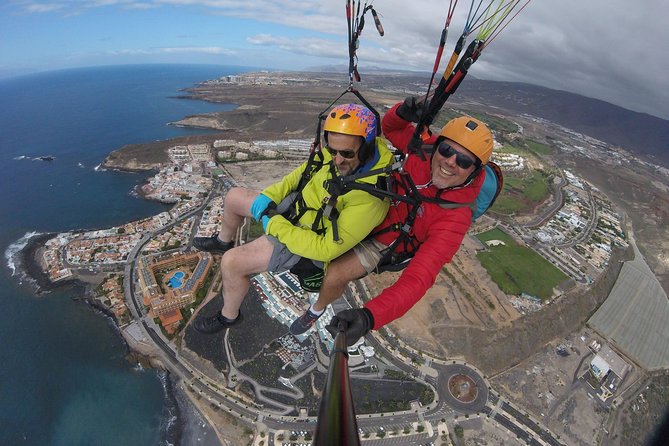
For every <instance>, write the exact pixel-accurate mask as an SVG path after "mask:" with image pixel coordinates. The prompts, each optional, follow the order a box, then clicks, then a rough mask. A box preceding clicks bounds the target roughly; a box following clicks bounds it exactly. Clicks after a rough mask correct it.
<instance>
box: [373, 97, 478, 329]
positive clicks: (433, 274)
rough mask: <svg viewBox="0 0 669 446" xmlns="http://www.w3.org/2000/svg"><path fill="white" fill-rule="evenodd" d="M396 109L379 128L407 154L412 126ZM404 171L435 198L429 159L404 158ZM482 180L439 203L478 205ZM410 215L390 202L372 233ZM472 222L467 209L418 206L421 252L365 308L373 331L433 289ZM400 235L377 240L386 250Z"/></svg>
mask: <svg viewBox="0 0 669 446" xmlns="http://www.w3.org/2000/svg"><path fill="white" fill-rule="evenodd" d="M399 105H400V104H397V105H395V106H394V107H393V108H392V109H390V110H389V111H388V112H387V113H386V114H385V116H384V117H383V120H382V122H381V125H382V129H383V134H384V135H385V137H386V138H388V140H389V141H390V142H391V143H392V144H393V146H395V147H396V148H397V149H399V150H402V151H403V152H406V150H407V145H408V143H409V140H410V139H411V136H412V135H413V132H414V126H413V124H411V123H410V122H408V121H405V120H404V119H402V118H400V117H399V116H397V113H396V109H397V107H398V106H399ZM435 140H436V136H432V137H431V139H430V140H428V141H426V143H434V141H435ZM404 170H405V171H407V172H408V173H409V174H410V175H411V178H412V179H413V181H414V183H415V184H416V187H417V188H418V189H419V192H420V193H421V195H423V196H426V197H435V196H436V195H437V193H438V191H439V189H437V188H436V187H434V186H433V185H432V182H431V169H430V159H429V157H428V159H427V160H425V161H423V160H422V159H421V158H420V156H418V155H408V156H407V159H406V162H405V164H404ZM484 179H485V171H481V174H479V175H478V176H477V177H476V178H475V179H474V180H473V181H472V182H471V183H470V184H468V185H467V186H464V187H456V188H453V189H449V190H446V191H442V193H441V195H440V198H443V199H444V200H448V201H451V202H455V203H471V202H473V201H474V200H476V196H477V195H478V193H479V190H480V189H481V185H482V184H483V180H484ZM395 184H397V182H395ZM399 192H401V191H399ZM408 213H409V206H408V205H407V204H406V203H403V202H393V203H392V205H391V206H390V210H389V211H388V215H387V216H386V218H385V220H384V221H383V222H382V223H381V224H380V225H379V226H378V227H377V228H376V229H375V230H374V231H373V232H376V231H378V230H381V229H383V228H386V227H387V226H389V225H392V224H394V223H402V222H404V221H405V220H406V218H407V215H408ZM471 221H472V211H471V209H470V208H469V206H462V207H458V208H450V209H449V208H441V207H439V205H437V204H434V203H423V204H422V205H421V207H420V209H419V210H418V215H417V217H416V220H415V222H414V225H413V234H412V235H413V237H414V239H415V240H416V241H417V242H418V243H420V246H419V248H418V250H417V251H416V253H415V255H414V257H413V259H411V262H409V265H408V266H407V267H406V268H405V269H404V271H403V272H402V275H401V276H400V278H399V279H398V280H397V282H395V283H394V284H393V285H391V286H390V287H388V288H386V289H385V290H383V291H382V292H381V294H379V295H378V296H376V297H375V298H374V299H372V300H370V301H369V302H367V304H365V307H366V308H367V309H369V310H370V311H371V312H372V315H373V316H374V329H379V328H380V327H382V326H384V325H386V324H387V323H389V322H392V321H394V320H395V319H397V318H399V317H401V316H402V315H404V313H406V312H407V311H409V309H410V308H411V307H413V306H414V305H415V304H416V302H418V301H419V300H420V299H421V298H422V297H423V296H424V295H425V293H426V292H427V290H429V289H430V288H431V287H432V285H434V282H435V280H436V278H437V274H439V271H440V270H441V268H442V266H444V265H445V264H446V263H448V262H450V261H451V259H452V258H453V255H454V254H455V253H456V252H457V250H458V249H459V248H460V244H461V243H462V239H463V238H464V236H465V233H466V232H467V230H468V229H469V226H470V224H471ZM398 235H399V233H398V232H386V233H381V234H378V235H377V236H376V239H377V240H378V241H380V242H381V243H383V244H385V245H386V246H389V245H390V244H391V243H392V242H393V240H395V238H397V236H398ZM398 249H402V247H401V246H400V247H398Z"/></svg>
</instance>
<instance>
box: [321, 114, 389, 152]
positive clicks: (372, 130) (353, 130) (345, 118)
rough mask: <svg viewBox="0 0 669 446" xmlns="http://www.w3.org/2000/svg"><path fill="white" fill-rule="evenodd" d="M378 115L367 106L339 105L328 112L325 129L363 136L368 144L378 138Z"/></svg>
mask: <svg viewBox="0 0 669 446" xmlns="http://www.w3.org/2000/svg"><path fill="white" fill-rule="evenodd" d="M376 125H377V123H376V116H374V113H372V112H371V110H370V109H368V108H367V107H363V106H362V105H358V104H343V105H337V106H336V107H334V108H333V109H332V110H330V112H329V113H328V114H327V118H326V119H325V124H324V125H323V130H324V131H326V132H335V133H343V134H345V135H355V136H362V137H363V138H364V139H365V142H366V143H367V144H368V145H371V144H372V143H373V142H374V140H375V138H376Z"/></svg>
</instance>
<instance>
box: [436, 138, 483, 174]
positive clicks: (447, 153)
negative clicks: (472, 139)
mask: <svg viewBox="0 0 669 446" xmlns="http://www.w3.org/2000/svg"><path fill="white" fill-rule="evenodd" d="M437 150H439V155H441V156H443V157H444V158H450V157H452V156H453V155H455V164H457V165H458V167H460V168H461V169H469V168H470V167H472V166H473V165H474V164H477V160H473V159H472V158H471V157H470V156H469V155H465V154H464V153H462V152H459V151H458V150H456V149H454V148H453V147H452V146H451V145H450V144H448V143H446V142H442V143H440V144H439V146H438V147H437Z"/></svg>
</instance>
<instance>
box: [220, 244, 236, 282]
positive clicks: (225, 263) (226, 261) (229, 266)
mask: <svg viewBox="0 0 669 446" xmlns="http://www.w3.org/2000/svg"><path fill="white" fill-rule="evenodd" d="M237 251H238V249H231V250H230V251H226V252H225V253H224V254H223V256H222V257H221V273H222V274H223V277H226V276H232V275H237V271H236V265H237V264H238V262H237V258H238V254H237Z"/></svg>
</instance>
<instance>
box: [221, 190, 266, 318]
mask: <svg viewBox="0 0 669 446" xmlns="http://www.w3.org/2000/svg"><path fill="white" fill-rule="evenodd" d="M226 202H227V200H226ZM273 250H274V245H273V244H272V242H271V241H270V240H269V239H268V238H267V237H265V236H262V237H259V238H257V239H255V240H253V241H252V242H250V243H246V244H245V245H241V246H238V247H236V248H233V249H231V250H230V251H228V252H226V253H225V254H223V257H222V258H221V274H222V276H223V299H224V303H225V304H224V306H223V308H222V309H221V314H223V316H225V317H226V318H228V319H235V318H236V317H237V315H239V307H240V306H241V305H242V301H243V300H244V297H245V296H246V293H247V292H248V290H249V285H250V279H249V276H251V275H254V274H257V273H260V272H263V271H267V267H268V266H269V261H270V259H271V258H272V251H273Z"/></svg>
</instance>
